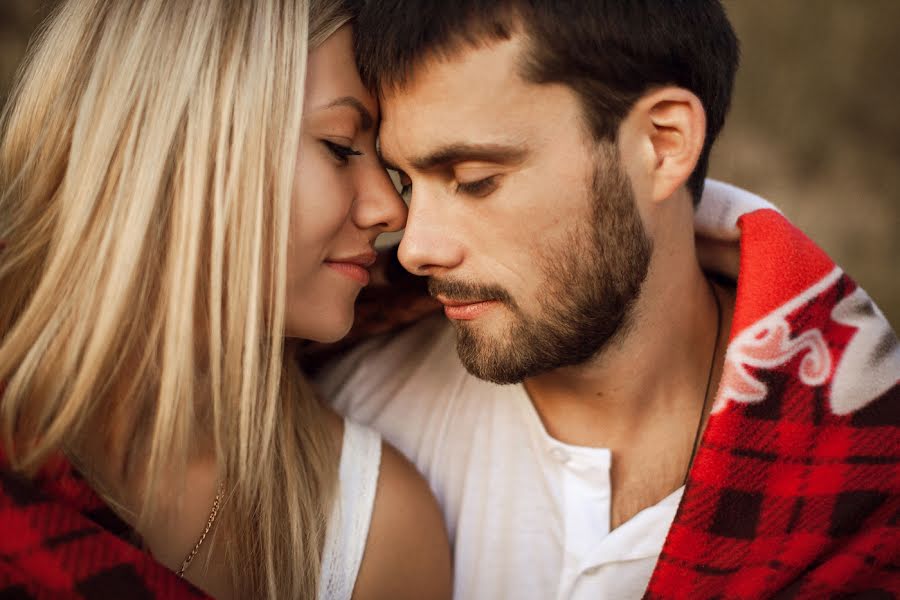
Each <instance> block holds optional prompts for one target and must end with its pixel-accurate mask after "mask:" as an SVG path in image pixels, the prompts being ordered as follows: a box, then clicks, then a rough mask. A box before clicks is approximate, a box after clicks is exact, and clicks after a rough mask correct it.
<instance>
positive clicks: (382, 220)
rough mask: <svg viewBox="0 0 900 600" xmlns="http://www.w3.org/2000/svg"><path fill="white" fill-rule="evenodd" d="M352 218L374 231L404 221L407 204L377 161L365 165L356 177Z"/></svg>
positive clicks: (395, 226) (398, 227)
mask: <svg viewBox="0 0 900 600" xmlns="http://www.w3.org/2000/svg"><path fill="white" fill-rule="evenodd" d="M353 222H354V223H355V224H356V226H357V227H359V228H360V229H365V230H373V231H374V233H375V234H376V235H377V234H379V233H384V232H386V231H399V230H401V229H403V226H404V224H405V223H406V204H404V202H403V200H402V199H401V198H400V194H398V193H397V189H396V188H395V187H394V184H393V182H391V179H390V177H388V174H387V172H386V171H385V170H384V169H383V168H381V167H380V165H378V166H372V167H369V168H366V169H365V171H364V172H363V173H362V176H361V177H360V178H359V179H358V180H357V192H356V202H354V204H353Z"/></svg>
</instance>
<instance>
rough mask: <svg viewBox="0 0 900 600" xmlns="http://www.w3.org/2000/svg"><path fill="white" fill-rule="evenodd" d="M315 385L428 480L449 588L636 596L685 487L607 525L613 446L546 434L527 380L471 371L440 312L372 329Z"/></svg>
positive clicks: (517, 595) (594, 598) (482, 594)
mask: <svg viewBox="0 0 900 600" xmlns="http://www.w3.org/2000/svg"><path fill="white" fill-rule="evenodd" d="M319 386H320V389H321V391H322V392H323V394H325V397H326V398H329V399H330V400H331V401H332V403H333V406H334V407H335V409H336V410H338V411H340V412H342V413H343V414H345V415H348V416H349V417H350V418H352V419H354V420H356V421H359V422H361V423H366V424H368V425H370V426H372V427H374V428H375V429H377V430H378V431H379V432H380V433H381V434H382V435H383V436H384V437H385V439H386V440H388V441H389V442H391V443H392V444H394V445H395V446H396V447H397V448H399V449H400V451H402V452H403V453H404V454H406V456H407V457H408V458H409V459H410V460H411V461H412V462H413V463H415V464H416V466H417V467H418V468H419V470H420V471H421V472H422V473H423V474H424V475H425V477H426V478H427V479H428V481H429V482H430V484H431V487H432V489H433V490H434V492H435V495H436V496H437V498H438V501H439V502H440V504H441V507H442V509H443V511H444V517H445V519H446V521H447V525H448V530H449V534H450V539H451V541H452V542H453V545H454V593H455V597H456V598H459V599H464V600H478V599H485V600H503V599H507V598H508V599H516V600H521V599H532V598H533V599H535V600H550V599H554V598H557V599H562V598H566V599H568V598H572V599H581V598H585V599H586V598H590V599H591V600H598V599H602V598H609V599H614V600H627V599H629V598H640V597H641V596H642V595H643V592H644V590H645V588H646V587H647V583H648V582H649V580H650V576H651V574H652V572H653V569H654V566H655V565H656V561H657V559H658V557H659V553H660V551H661V549H662V545H663V542H664V541H665V537H666V535H667V533H668V530H669V527H670V526H671V524H672V521H673V519H674V517H675V512H676V509H677V507H678V503H679V501H680V499H681V494H682V491H683V490H682V489H679V490H676V491H675V492H673V493H672V494H671V495H670V496H668V497H667V498H665V499H664V500H662V501H661V502H660V503H659V504H657V505H655V506H651V507H649V508H647V509H645V510H643V511H642V512H640V513H639V514H637V515H636V516H635V517H633V518H632V519H631V520H629V521H628V522H626V523H624V524H622V525H621V526H620V527H618V528H617V529H615V530H614V531H612V532H610V530H609V527H610V525H609V518H610V482H609V473H610V451H609V450H608V449H605V448H583V447H575V446H569V445H567V444H563V443H561V442H559V441H557V440H555V439H553V438H552V437H550V436H549V435H548V434H547V432H546V430H545V429H544V427H543V424H542V423H541V421H540V418H539V417H538V415H537V413H536V411H535V409H534V407H533V405H532V404H531V401H530V399H529V397H528V395H527V393H526V392H525V389H524V388H523V386H521V385H509V386H500V385H496V384H492V383H489V382H486V381H482V380H479V379H477V378H475V377H473V376H471V375H469V374H468V373H467V372H466V370H465V369H464V367H463V366H462V364H461V363H460V361H459V359H458V358H457V355H456V334H455V332H454V331H453V328H452V326H451V325H450V324H449V323H447V322H446V320H445V319H444V318H443V317H440V318H433V319H429V320H427V321H424V322H423V323H420V324H418V325H416V326H414V327H412V328H410V329H408V330H406V331H403V332H401V333H400V334H399V335H396V336H395V337H393V338H387V339H385V338H382V339H377V340H373V341H372V342H368V343H367V344H365V345H363V346H361V347H360V348H358V349H356V350H354V351H353V352H352V353H350V354H349V355H348V356H346V357H344V358H342V360H340V361H339V362H337V364H335V365H333V366H331V367H330V368H329V369H328V370H327V371H326V372H325V373H324V374H323V375H322V376H321V377H320V378H319Z"/></svg>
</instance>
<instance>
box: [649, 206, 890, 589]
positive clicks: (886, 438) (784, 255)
mask: <svg viewBox="0 0 900 600" xmlns="http://www.w3.org/2000/svg"><path fill="white" fill-rule="evenodd" d="M739 224H740V227H741V272H740V277H739V279H738V293H737V306H736V312H735V325H734V328H733V330H732V336H731V340H730V343H729V350H728V354H727V357H726V367H725V373H724V374H723V379H722V383H721V385H720V389H719V391H718V395H717V398H716V404H715V405H714V409H713V415H712V416H711V418H710V421H709V425H708V427H707V430H706V433H705V434H704V436H703V440H702V444H701V448H700V450H699V452H698V454H697V457H696V460H695V463H694V467H693V468H692V470H691V473H690V478H689V481H688V484H687V489H686V490H685V495H684V498H683V500H682V503H681V506H680V507H679V511H678V514H677V516H676V518H675V521H674V523H673V525H672V528H671V530H670V532H669V535H668V537H667V539H666V543H665V546H664V548H663V551H662V554H661V556H660V560H659V563H658V564H657V568H656V570H655V572H654V575H653V577H652V579H651V581H650V584H649V587H648V589H647V592H646V595H645V598H647V599H651V600H655V599H664V598H690V599H698V600H703V599H712V598H747V599H751V598H783V599H794V598H811V599H812V598H815V599H824V598H869V599H872V600H875V599H882V598H883V599H888V598H897V597H900V468H898V466H900V385H898V378H900V368H898V364H900V363H898V356H900V350H898V341H897V337H896V335H895V334H894V332H893V331H892V330H891V328H890V325H889V324H888V323H887V321H886V320H885V319H884V317H883V316H882V315H881V313H880V312H879V311H878V310H877V308H876V307H875V306H874V304H873V303H872V302H871V300H870V299H869V298H868V296H866V295H865V293H864V292H863V291H862V290H861V289H860V288H858V287H857V285H856V284H855V283H854V282H853V281H852V280H851V279H850V278H848V277H847V276H846V275H845V274H843V273H842V272H841V271H840V270H839V269H837V268H836V267H835V266H834V265H833V263H832V262H831V261H830V260H829V259H828V258H827V257H826V256H825V255H824V254H823V253H822V252H821V251H820V250H819V249H818V248H816V247H815V246H814V245H813V244H812V243H811V242H810V241H809V240H808V239H806V238H805V237H804V236H803V235H802V234H801V233H800V232H799V231H798V230H796V229H795V228H793V226H791V225H790V224H789V223H788V222H787V221H786V220H785V219H784V218H783V217H782V216H781V215H779V214H777V213H775V212H774V211H771V210H762V211H757V212H754V213H750V214H748V215H744V216H743V217H741V220H740V221H739ZM779 258H780V259H782V260H778V259H779Z"/></svg>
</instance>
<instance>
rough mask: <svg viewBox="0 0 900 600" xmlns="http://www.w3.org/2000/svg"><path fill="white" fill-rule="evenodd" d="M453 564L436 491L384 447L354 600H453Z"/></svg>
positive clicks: (408, 464) (399, 455)
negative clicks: (440, 599)
mask: <svg viewBox="0 0 900 600" xmlns="http://www.w3.org/2000/svg"><path fill="white" fill-rule="evenodd" d="M450 563H451V559H450V542H449V541H448V539H447V529H446V526H445V525H444V519H443V515H442V513H441V510H440V508H439V507H438V504H437V500H435V498H434V495H433V494H432V493H431V489H430V488H429V487H428V484H427V483H426V482H425V479H424V478H423V477H422V476H421V475H420V474H419V472H418V471H417V470H416V468H415V467H414V466H413V465H412V463H410V462H409V461H408V460H407V459H406V458H404V457H403V455H402V454H400V452H398V451H397V450H396V449H395V448H394V447H393V446H391V445H390V444H388V443H386V442H383V446H382V454H381V470H380V473H379V476H378V488H377V491H376V497H375V507H374V510H373V513H372V524H371V526H370V528H369V536H368V541H367V543H366V551H365V555H364V558H363V561H362V565H361V567H360V570H359V576H358V577H357V580H356V581H357V585H356V588H355V590H354V593H353V598H354V600H367V599H380V598H396V599H404V598H410V599H413V598H416V599H426V600H427V599H435V600H436V599H439V598H450V596H451V590H452V575H451V567H450Z"/></svg>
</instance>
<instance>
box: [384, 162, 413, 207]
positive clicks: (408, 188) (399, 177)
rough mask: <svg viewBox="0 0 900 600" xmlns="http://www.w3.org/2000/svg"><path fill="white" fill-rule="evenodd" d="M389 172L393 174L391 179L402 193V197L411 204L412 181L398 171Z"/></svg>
mask: <svg viewBox="0 0 900 600" xmlns="http://www.w3.org/2000/svg"><path fill="white" fill-rule="evenodd" d="M388 171H389V173H390V174H391V179H392V180H393V181H394V184H395V185H396V186H397V190H398V191H399V192H400V197H402V198H403V199H404V200H406V201H407V202H409V196H410V194H412V179H410V178H409V175H407V174H406V173H403V172H402V171H396V170H394V169H388Z"/></svg>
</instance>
